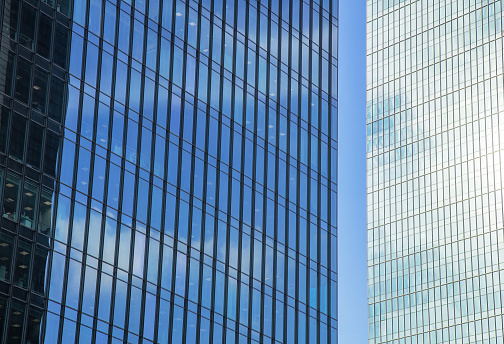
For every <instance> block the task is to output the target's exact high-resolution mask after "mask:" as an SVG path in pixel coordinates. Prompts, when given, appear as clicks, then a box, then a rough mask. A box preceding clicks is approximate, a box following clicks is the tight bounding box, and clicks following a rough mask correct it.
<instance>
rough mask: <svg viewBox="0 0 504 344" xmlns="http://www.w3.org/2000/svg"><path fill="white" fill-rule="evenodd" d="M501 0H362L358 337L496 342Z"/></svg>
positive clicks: (501, 229) (500, 247) (503, 140)
mask: <svg viewBox="0 0 504 344" xmlns="http://www.w3.org/2000/svg"><path fill="white" fill-rule="evenodd" d="M503 5H504V2H503V1H491V0H490V1H489V0H487V1H481V0H474V1H467V0H454V1H443V0H435V1H382V0H378V1H377V0H368V1H367V75H368V77H367V163H368V165H367V166H368V168H367V178H368V279H369V280H368V281H369V290H368V291H369V343H394V344H396V343H404V344H409V343H482V344H483V343H503V337H504V335H503V327H504V317H503V306H504V304H503V302H504V301H503V299H504V293H503V290H504V288H503V283H504V260H503V257H504V223H503V203H502V202H503V179H502V177H503V175H504V168H503V161H504V160H503V159H504V155H503V153H504V134H503V133H504V117H503V116H504V89H503V26H502V21H503V14H504V12H503Z"/></svg>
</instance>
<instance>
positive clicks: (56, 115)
mask: <svg viewBox="0 0 504 344" xmlns="http://www.w3.org/2000/svg"><path fill="white" fill-rule="evenodd" d="M64 96H65V83H64V82H63V81H62V80H60V79H58V78H57V77H55V76H54V75H53V76H52V77H51V92H50V94H49V117H50V118H52V119H54V120H55V121H56V122H58V123H61V119H62V117H63V109H64V103H63V102H64Z"/></svg>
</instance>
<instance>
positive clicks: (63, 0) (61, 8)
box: [56, 0, 72, 17]
mask: <svg viewBox="0 0 504 344" xmlns="http://www.w3.org/2000/svg"><path fill="white" fill-rule="evenodd" d="M71 6H72V5H71V0H57V5H56V9H57V10H58V12H61V13H63V14H64V15H66V16H67V17H70V8H71Z"/></svg>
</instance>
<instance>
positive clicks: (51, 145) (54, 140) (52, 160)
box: [44, 130, 60, 177]
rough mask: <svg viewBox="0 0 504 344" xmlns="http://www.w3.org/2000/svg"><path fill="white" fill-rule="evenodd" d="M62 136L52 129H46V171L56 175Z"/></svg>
mask: <svg viewBox="0 0 504 344" xmlns="http://www.w3.org/2000/svg"><path fill="white" fill-rule="evenodd" d="M59 142H60V136H59V135H58V134H56V133H54V132H52V131H50V130H46V144H45V154H44V173H46V174H48V175H50V176H52V177H54V176H56V167H57V158H58V150H59Z"/></svg>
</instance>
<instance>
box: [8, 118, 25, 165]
mask: <svg viewBox="0 0 504 344" xmlns="http://www.w3.org/2000/svg"><path fill="white" fill-rule="evenodd" d="M25 134H26V118H24V117H23V116H21V115H18V114H16V113H13V114H12V122H11V130H10V142H9V155H10V156H11V157H12V158H14V159H18V160H21V161H22V160H23V157H24V143H25Z"/></svg>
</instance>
